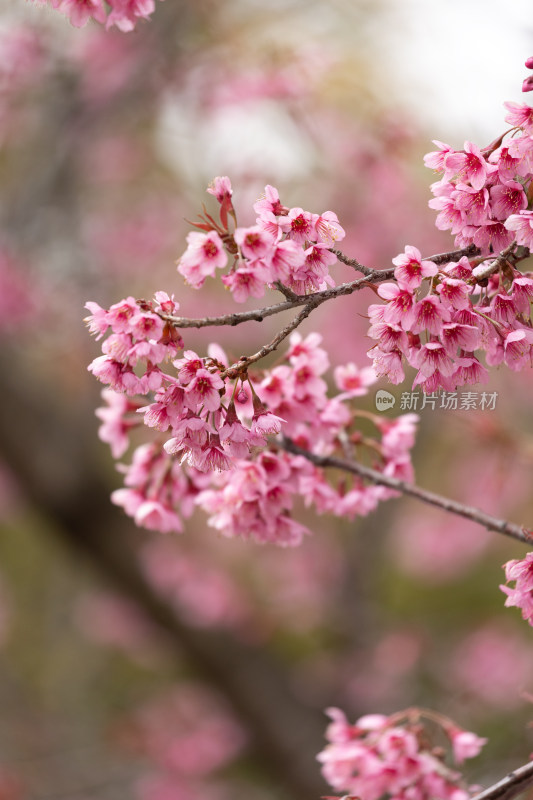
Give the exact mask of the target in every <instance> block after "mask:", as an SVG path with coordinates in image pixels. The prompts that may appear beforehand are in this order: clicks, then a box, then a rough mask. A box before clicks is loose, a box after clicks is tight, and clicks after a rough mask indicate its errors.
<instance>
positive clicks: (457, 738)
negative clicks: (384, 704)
mask: <svg viewBox="0 0 533 800" xmlns="http://www.w3.org/2000/svg"><path fill="white" fill-rule="evenodd" d="M326 713H327V714H328V715H329V716H330V717H331V719H332V722H331V723H330V725H329V726H328V728H327V731H326V738H327V739H328V742H329V744H328V745H327V746H326V747H325V749H324V750H322V752H320V753H319V754H318V756H317V758H318V760H319V761H320V762H321V763H322V774H323V776H324V778H325V779H326V780H327V781H328V783H329V784H330V785H331V786H332V787H333V788H334V789H335V790H337V791H345V792H349V795H347V797H350V798H351V797H356V796H357V797H363V798H365V800H378V798H381V797H394V798H395V799H396V798H397V800H430V799H431V798H433V799H435V798H439V800H441V799H442V800H452V799H453V800H467V798H469V797H470V791H471V790H473V789H474V788H475V787H469V786H468V785H466V784H465V782H464V780H463V778H462V776H461V773H460V772H459V771H457V770H456V769H453V768H452V767H450V766H448V764H447V763H446V761H445V752H444V751H443V749H442V748H441V747H433V746H432V745H431V739H432V737H431V731H430V730H428V725H427V722H430V723H432V724H433V726H435V725H436V726H438V727H439V728H440V729H441V730H442V731H443V732H444V734H445V735H446V737H447V739H448V742H449V744H450V745H451V752H452V757H453V761H454V762H455V764H461V763H462V762H463V761H464V760H465V759H467V758H474V757H475V756H477V755H478V753H479V752H480V750H481V748H482V747H483V745H484V744H485V743H486V741H487V740H486V739H481V738H479V737H478V736H476V735H475V734H474V733H470V732H469V731H465V730H461V729H460V728H459V727H458V726H457V725H455V723H453V722H452V721H451V720H449V719H448V718H446V717H442V716H441V715H439V714H435V713H434V712H429V711H424V710H422V709H409V710H408V711H406V712H399V713H397V714H393V715H392V716H389V717H387V716H385V715H383V714H369V715H366V716H364V717H361V718H360V719H358V720H357V721H356V722H355V723H354V724H353V725H350V723H349V722H348V721H347V719H346V716H345V714H344V713H343V712H342V711H340V710H339V709H338V708H330V709H328V710H327V712H326Z"/></svg>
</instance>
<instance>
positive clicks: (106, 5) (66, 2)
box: [34, 0, 155, 32]
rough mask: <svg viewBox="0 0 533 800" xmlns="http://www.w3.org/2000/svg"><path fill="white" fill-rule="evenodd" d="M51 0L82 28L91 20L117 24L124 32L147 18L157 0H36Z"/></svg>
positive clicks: (48, 0) (36, 0)
mask: <svg viewBox="0 0 533 800" xmlns="http://www.w3.org/2000/svg"><path fill="white" fill-rule="evenodd" d="M34 2H37V3H39V4H41V3H43V2H49V3H50V4H51V6H52V8H56V9H57V10H58V11H60V12H61V13H62V14H65V15H66V16H67V17H68V18H69V19H70V22H71V23H72V25H74V26H75V27H76V28H82V27H83V26H84V25H86V24H87V22H88V21H89V20H91V19H92V20H94V21H95V22H99V23H100V24H101V25H105V26H106V28H111V27H112V26H113V25H115V26H116V27H117V28H118V29H119V30H121V31H123V32H127V31H132V30H133V29H134V28H135V26H136V24H137V23H138V22H139V20H140V19H147V18H148V17H149V16H150V14H152V13H153V11H154V9H155V0H105V2H104V0H34Z"/></svg>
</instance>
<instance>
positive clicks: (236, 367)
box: [220, 302, 317, 379]
mask: <svg viewBox="0 0 533 800" xmlns="http://www.w3.org/2000/svg"><path fill="white" fill-rule="evenodd" d="M316 305H317V303H316V302H315V303H307V304H306V305H305V306H304V307H303V308H302V310H301V311H300V313H299V314H297V315H296V316H295V317H294V319H292V320H291V321H290V322H289V324H288V325H286V326H285V327H284V328H283V329H282V330H281V331H280V332H279V333H278V334H277V335H276V336H275V337H274V338H273V339H272V341H271V342H269V343H268V344H265V345H263V347H262V348H261V349H260V350H258V351H257V353H254V354H253V355H251V356H242V357H241V358H240V359H239V360H238V361H236V362H235V363H234V364H232V365H231V367H228V368H227V369H225V370H224V371H223V372H221V373H220V377H221V378H222V379H224V378H232V379H233V378H236V377H237V376H238V375H239V374H240V373H242V372H244V371H245V370H246V369H248V367H249V366H250V364H254V363H255V362H256V361H259V360H260V359H261V358H264V357H265V356H267V355H268V354H269V353H272V352H274V350H276V349H277V347H278V345H279V344H281V342H282V341H283V340H284V339H286V338H287V336H288V335H289V333H292V331H293V330H295V329H296V328H297V327H298V325H300V324H301V323H302V322H303V321H304V319H305V318H306V317H308V316H309V314H310V313H311V311H312V310H313V308H315V307H316Z"/></svg>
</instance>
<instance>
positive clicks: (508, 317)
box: [368, 246, 533, 393]
mask: <svg viewBox="0 0 533 800" xmlns="http://www.w3.org/2000/svg"><path fill="white" fill-rule="evenodd" d="M499 261H500V262H501V264H500V263H498V264H497V263H496V259H494V258H493V259H492V261H491V262H490V263H489V265H488V267H487V266H486V265H483V266H477V267H476V266H475V262H474V263H473V262H472V261H471V260H469V259H468V257H467V256H463V257H462V258H460V259H459V260H458V261H450V262H448V263H447V264H445V265H444V266H442V267H440V268H439V267H437V265H436V264H435V263H433V262H432V261H426V260H424V259H422V257H421V254H420V251H419V250H417V249H416V248H415V247H411V246H407V247H406V248H405V252H404V253H402V254H400V255H399V256H397V257H396V258H394V259H393V263H394V264H395V265H396V269H395V270H394V277H395V278H396V281H395V282H394V283H382V284H381V285H380V286H379V287H378V289H377V293H378V295H379V296H380V297H382V298H383V299H384V300H386V301H387V302H386V304H385V305H381V304H374V305H371V306H370V307H369V310H368V313H369V318H370V322H371V325H370V328H369V336H370V338H372V339H374V340H376V341H377V344H376V345H375V346H374V347H373V348H372V349H371V350H370V356H371V357H372V358H373V365H374V368H375V370H376V373H377V374H378V375H386V376H387V377H388V378H389V380H390V381H391V382H392V383H395V384H398V383H401V382H402V381H403V380H404V379H405V372H404V366H405V363H407V364H409V365H410V366H412V367H414V368H415V369H416V370H417V373H416V376H415V378H414V381H413V386H418V385H419V386H420V387H421V388H422V389H423V391H424V392H427V393H431V392H435V391H437V390H438V389H444V390H445V391H453V390H455V389H456V388H457V387H458V386H463V385H465V384H477V383H479V382H482V381H483V380H485V379H486V377H487V374H488V373H487V368H486V367H485V365H484V364H483V363H482V362H481V361H480V359H479V355H480V351H484V352H485V361H486V363H487V364H488V365H489V366H496V365H498V364H502V363H505V364H506V366H508V367H509V368H510V369H513V370H517V371H518V370H521V369H523V368H524V367H527V366H530V365H531V363H532V352H533V351H532V345H533V328H532V324H531V316H530V303H531V298H532V297H533V276H531V277H530V274H528V273H521V272H519V271H518V270H516V269H514V267H513V266H512V262H511V261H510V260H507V259H505V258H503V257H499ZM492 269H494V270H495V271H494V272H490V271H491V270H492ZM487 270H488V271H489V273H490V274H489V275H488V277H486V278H481V279H480V280H479V279H478V277H477V276H476V273H477V275H478V276H479V275H483V272H484V271H487Z"/></svg>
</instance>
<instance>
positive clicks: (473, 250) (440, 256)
mask: <svg viewBox="0 0 533 800" xmlns="http://www.w3.org/2000/svg"><path fill="white" fill-rule="evenodd" d="M331 252H332V253H333V254H334V255H336V256H337V258H338V259H339V261H341V262H342V263H343V264H346V265H347V266H348V267H353V268H354V269H356V270H357V271H358V272H362V274H363V275H369V276H370V275H373V274H374V273H375V272H379V274H380V275H383V274H387V275H388V277H387V280H389V278H391V277H393V274H394V269H387V270H381V269H380V270H376V269H373V268H372V267H365V265H364V264H360V263H359V261H358V260H357V259H356V258H348V256H346V255H344V253H343V252H342V251H341V250H331ZM480 253H481V250H480V249H479V248H478V247H476V245H475V244H469V245H468V247H463V248H462V249H461V250H449V251H448V252H447V253H437V254H436V255H434V256H424V261H433V263H434V264H437V265H440V264H447V263H448V262H449V261H455V260H456V259H458V258H461V257H462V256H477V255H479V254H480Z"/></svg>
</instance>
